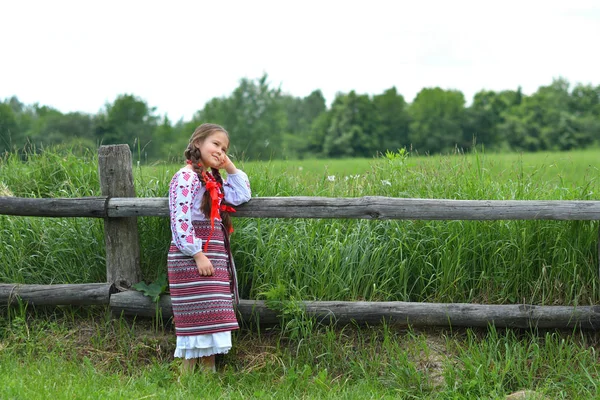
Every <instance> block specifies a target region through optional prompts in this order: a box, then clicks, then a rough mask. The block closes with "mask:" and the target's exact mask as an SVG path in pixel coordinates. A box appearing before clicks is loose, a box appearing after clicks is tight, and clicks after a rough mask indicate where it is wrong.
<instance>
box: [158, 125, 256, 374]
mask: <svg viewBox="0 0 600 400" xmlns="http://www.w3.org/2000/svg"><path fill="white" fill-rule="evenodd" d="M228 147H229V134H228V133H227V131H225V129H223V128H222V127H221V126H219V125H215V124H202V125H200V126H199V127H198V128H196V130H195V131H194V133H193V134H192V137H191V138H190V142H189V144H188V147H187V149H186V150H185V153H184V155H185V158H186V160H187V163H186V165H185V166H184V167H183V168H181V169H180V170H179V171H177V172H176V173H175V175H174V176H173V179H172V180H171V184H170V186H169V210H170V214H171V232H172V239H173V240H172V242H171V246H170V248H169V255H168V258H167V266H168V275H169V288H170V291H171V301H172V303H173V316H174V322H175V333H176V335H177V347H176V349H175V357H179V358H183V364H182V366H183V370H185V371H191V370H193V369H194V366H195V365H196V363H197V360H200V363H201V365H202V366H203V367H205V368H207V369H209V370H212V371H215V354H220V353H227V352H228V351H229V349H231V331H232V330H234V329H238V323H237V320H236V316H235V312H234V309H233V301H236V302H237V301H238V298H237V281H236V273H235V265H234V263H233V258H232V257H231V250H230V247H229V234H230V233H231V232H232V231H233V229H232V226H231V220H230V218H229V212H232V211H235V210H234V209H233V208H231V207H230V206H228V205H226V204H225V203H228V204H231V205H239V204H242V203H244V202H247V201H248V200H250V196H251V193H250V183H249V182H248V176H247V175H246V174H245V173H244V172H243V171H241V170H239V169H237V168H236V167H235V165H233V163H232V162H231V160H230V159H229V157H227V148H228ZM219 169H224V170H225V171H227V181H226V182H223V179H222V178H221V174H220V173H219Z"/></svg>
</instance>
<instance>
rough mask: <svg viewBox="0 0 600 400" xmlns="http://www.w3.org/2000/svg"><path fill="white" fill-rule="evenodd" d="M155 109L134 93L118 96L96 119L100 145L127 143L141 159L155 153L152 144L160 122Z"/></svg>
mask: <svg viewBox="0 0 600 400" xmlns="http://www.w3.org/2000/svg"><path fill="white" fill-rule="evenodd" d="M155 110H156V109H155V108H154V107H149V106H148V104H147V103H146V102H145V101H144V100H142V99H140V98H138V97H136V96H134V95H130V94H122V95H119V96H118V97H117V98H116V99H115V101H114V102H113V103H112V104H106V106H105V110H104V111H103V112H101V113H99V114H98V115H97V116H96V118H95V119H94V125H95V137H96V140H97V141H98V142H99V143H100V144H120V143H127V144H129V146H130V147H131V151H132V153H140V154H137V156H138V157H140V158H146V157H147V156H148V154H149V153H150V155H152V154H153V153H156V152H157V151H156V149H155V148H154V146H152V145H151V142H152V138H153V136H154V132H155V130H156V127H157V125H158V117H157V116H155V115H154V112H155Z"/></svg>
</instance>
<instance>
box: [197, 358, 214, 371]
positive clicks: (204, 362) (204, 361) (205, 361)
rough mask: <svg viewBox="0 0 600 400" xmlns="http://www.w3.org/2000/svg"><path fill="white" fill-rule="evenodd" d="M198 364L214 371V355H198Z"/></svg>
mask: <svg viewBox="0 0 600 400" xmlns="http://www.w3.org/2000/svg"><path fill="white" fill-rule="evenodd" d="M200 366H201V367H202V368H203V369H205V370H206V371H212V372H214V371H216V367H215V355H214V354H213V355H212V356H206V357H200Z"/></svg>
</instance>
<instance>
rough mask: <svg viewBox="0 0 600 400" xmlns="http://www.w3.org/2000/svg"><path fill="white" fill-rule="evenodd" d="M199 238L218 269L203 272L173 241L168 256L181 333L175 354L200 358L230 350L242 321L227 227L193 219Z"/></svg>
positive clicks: (176, 330) (172, 298) (174, 310)
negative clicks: (237, 312) (233, 333)
mask: <svg viewBox="0 0 600 400" xmlns="http://www.w3.org/2000/svg"><path fill="white" fill-rule="evenodd" d="M192 224H193V226H194V231H195V235H196V238H199V239H202V243H203V245H204V243H206V240H207V239H208V238H209V235H210V241H209V243H208V249H207V251H206V252H205V253H204V254H205V255H206V256H207V257H208V259H209V260H210V262H211V263H212V265H213V267H214V269H215V273H214V275H212V276H202V275H200V273H199V272H198V267H197V266H196V262H195V261H194V259H193V258H192V257H189V256H186V255H184V254H183V253H181V251H179V249H178V248H177V246H175V244H174V243H171V246H170V247H169V254H168V257H167V268H168V276H169V289H170V292H171V302H172V305H173V320H174V323H175V334H176V335H177V348H176V350H175V357H183V358H196V357H203V356H207V355H211V354H217V353H226V352H227V351H228V350H229V349H230V348H231V331H232V330H235V329H238V328H239V325H238V322H237V318H236V315H235V310H234V307H233V303H234V300H236V301H237V297H236V296H237V287H236V284H237V282H236V281H237V279H236V278H237V277H236V273H235V265H234V263H233V258H232V257H231V251H230V248H229V238H228V236H227V234H226V233H225V228H224V227H223V225H222V224H220V223H215V229H214V230H213V232H212V234H211V225H210V221H193V222H192Z"/></svg>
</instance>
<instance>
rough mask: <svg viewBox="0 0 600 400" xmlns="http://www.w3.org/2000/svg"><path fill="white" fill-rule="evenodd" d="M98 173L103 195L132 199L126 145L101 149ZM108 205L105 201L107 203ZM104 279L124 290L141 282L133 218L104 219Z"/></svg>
mask: <svg viewBox="0 0 600 400" xmlns="http://www.w3.org/2000/svg"><path fill="white" fill-rule="evenodd" d="M98 172H99V174H100V188H101V190H102V195H103V196H107V197H108V198H109V199H110V198H111V197H135V187H134V186H133V172H132V169H131V151H130V150H129V146H128V145H126V144H118V145H110V146H100V148H99V149H98ZM107 204H108V201H107ZM104 242H105V243H106V279H107V281H108V283H114V284H115V286H116V287H117V288H118V289H120V290H124V289H127V288H129V287H130V286H131V285H132V284H134V283H137V282H139V281H140V280H141V277H142V274H141V270H140V241H139V235H138V228H137V218H136V217H121V218H105V219H104Z"/></svg>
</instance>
